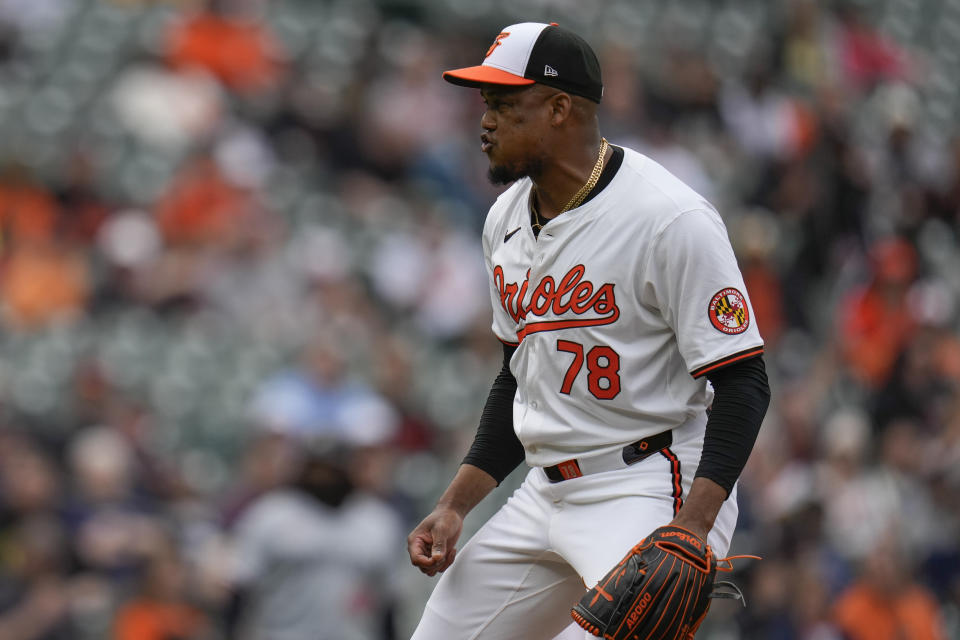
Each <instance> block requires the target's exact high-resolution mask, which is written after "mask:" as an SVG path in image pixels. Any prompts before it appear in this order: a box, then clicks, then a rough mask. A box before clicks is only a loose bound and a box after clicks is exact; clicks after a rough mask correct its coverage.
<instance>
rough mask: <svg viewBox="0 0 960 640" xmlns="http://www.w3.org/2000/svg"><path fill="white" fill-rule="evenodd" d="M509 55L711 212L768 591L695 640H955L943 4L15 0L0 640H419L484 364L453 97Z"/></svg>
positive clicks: (471, 101) (957, 556) (948, 30)
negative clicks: (748, 313)
mask: <svg viewBox="0 0 960 640" xmlns="http://www.w3.org/2000/svg"><path fill="white" fill-rule="evenodd" d="M522 20H537V21H550V20H556V21H559V22H561V23H562V24H564V25H565V26H568V27H570V28H573V29H575V30H577V31H579V32H580V33H582V34H583V35H584V36H585V37H587V38H588V40H589V41H590V42H591V43H592V44H593V45H594V47H595V48H596V50H597V51H598V54H599V56H600V58H601V61H602V64H603V73H604V81H605V85H606V94H605V98H604V102H603V104H602V109H601V129H602V132H603V133H604V135H605V136H606V137H607V138H608V139H610V140H611V141H612V142H614V143H616V144H622V145H628V146H632V147H634V148H637V149H638V150H641V151H643V152H645V153H647V154H648V155H650V156H652V157H653V158H655V159H656V160H658V161H660V162H661V163H663V164H664V165H666V166H667V167H668V168H669V169H670V170H672V171H673V172H675V173H676V174H678V175H679V176H680V177H681V178H683V179H684V180H686V181H687V182H689V183H690V184H691V185H693V186H694V187H695V188H696V189H698V190H699V191H700V192H701V193H703V194H704V195H706V196H707V197H708V198H710V199H711V200H712V201H713V202H714V203H715V204H716V205H717V207H718V208H719V210H720V211H721V212H722V214H723V216H724V218H725V220H726V222H727V226H728V229H729V231H730V235H731V240H732V241H733V244H734V246H735V248H736V250H737V252H738V257H739V260H740V265H741V268H742V270H743V273H744V276H745V279H746V282H747V286H748V288H749V290H750V293H751V297H752V299H753V304H754V307H755V313H756V318H757V321H758V323H759V326H760V328H761V331H762V333H763V335H764V337H765V339H766V342H767V346H768V351H767V354H768V355H767V369H768V371H769V372H770V376H771V382H772V388H773V391H774V398H773V403H772V405H771V407H770V411H769V413H768V414H767V419H766V421H765V425H764V428H763V431H762V433H761V435H760V439H759V441H758V443H757V446H756V449H755V451H754V453H753V457H752V459H751V461H750V463H749V465H748V468H747V469H746V471H745V473H744V476H743V478H742V481H741V491H740V499H741V520H740V527H739V530H738V534H737V536H736V539H735V541H734V548H733V550H732V551H733V552H739V553H755V554H757V555H761V556H763V558H764V559H763V560H762V561H760V562H750V563H739V564H740V570H739V571H738V573H737V574H736V575H735V579H736V580H737V581H738V582H739V583H740V584H741V585H742V586H743V587H744V589H745V592H746V595H747V602H748V605H749V606H748V607H747V608H746V609H738V608H737V607H735V606H727V605H725V604H723V603H718V604H716V605H715V606H714V610H713V612H712V614H711V616H710V618H709V620H708V621H707V623H706V625H705V626H704V629H703V632H702V633H701V634H700V635H702V636H703V637H704V638H706V639H711V638H712V639H715V640H717V639H724V640H737V639H744V640H746V639H750V640H752V639H767V638H769V639H777V640H840V639H850V640H887V639H889V640H894V639H897V640H926V639H946V638H960V339H958V327H960V305H958V302H960V249H958V233H960V127H958V123H960V73H958V71H957V69H958V68H960V1H957V0H877V1H875V2H868V1H866V0H863V1H861V2H852V1H849V0H835V1H832V2H815V1H813V0H780V1H776V2H768V1H766V0H742V1H732V0H731V1H726V2H719V1H718V2H714V1H708V0H675V1H669V0H649V1H647V0H645V1H644V2H635V1H633V0H606V1H604V2H595V3H594V2H583V3H581V2H574V1H573V0H563V1H561V0H556V1H555V2H548V1H546V0H510V1H506V0H504V1H497V2H477V1H475V0H381V1H380V2H373V1H371V0H221V1H213V2H200V1H196V2H186V1H184V2H161V1H154V2H147V1H141V2H135V1H132V0H130V1H126V2H124V1H121V0H113V1H109V0H0V638H2V639H4V640H34V639H38V640H39V639H43V640H54V639H57V640H59V639H71V640H84V639H102V638H116V639H118V640H215V639H218V638H253V639H257V640H323V639H327V638H331V639H333V638H336V639H337V640H344V639H350V640H354V639H356V640H389V639H395V638H404V637H409V633H410V631H411V630H412V627H413V626H414V625H415V624H416V620H417V619H418V615H419V612H420V610H421V609H422V606H423V602H424V601H425V598H426V596H427V595H428V593H429V590H430V589H431V587H432V585H433V581H431V580H430V579H428V578H426V577H423V576H421V575H420V574H419V573H418V572H417V571H416V570H415V569H413V568H412V567H410V566H409V564H408V561H407V559H406V552H405V535H406V532H407V531H408V530H409V529H410V528H411V527H412V526H413V525H414V524H415V523H416V522H417V521H418V520H419V519H420V518H421V517H422V516H423V515H424V514H425V513H426V512H428V511H429V509H430V508H431V506H432V501H433V500H435V498H436V497H437V495H438V494H439V492H440V491H441V490H442V489H443V488H444V486H445V484H446V482H447V481H448V479H449V478H450V477H451V475H452V474H453V472H454V470H455V468H456V466H457V464H458V462H459V459H460V458H461V456H462V455H463V454H464V453H465V451H466V448H467V447H468V444H469V442H470V440H471V438H472V435H473V431H474V428H475V425H476V421H477V419H478V416H479V414H480V410H481V407H482V404H483V401H484V398H485V396H486V392H487V390H488V388H489V384H490V383H491V381H492V378H493V376H494V375H495V373H496V371H497V370H498V369H499V363H500V359H501V349H500V345H499V343H498V342H497V341H496V340H495V339H494V337H493V336H492V335H491V333H490V331H489V319H490V310H489V301H488V298H487V285H486V283H485V274H484V271H483V267H482V259H481V255H480V249H479V246H480V242H479V229H480V227H481V224H482V221H483V218H484V215H485V213H486V209H487V207H488V206H489V204H490V202H492V200H493V198H494V197H495V195H496V191H495V190H494V189H493V188H492V187H490V186H488V185H487V184H486V183H485V173H486V166H485V158H484V157H483V156H482V154H480V152H479V142H478V136H479V133H480V128H479V119H480V115H481V112H482V104H481V102H480V100H479V97H478V96H477V95H476V92H473V91H467V90H462V89H458V88H455V87H451V86H449V85H446V84H445V83H443V82H442V81H441V79H440V73H441V71H442V70H443V69H445V68H452V67H455V66H464V65H470V64H477V63H479V61H480V60H481V58H482V54H483V52H484V51H485V50H486V47H487V46H488V45H489V42H490V41H491V39H492V38H493V36H495V35H496V34H497V33H498V32H499V30H500V28H501V27H502V26H504V25H506V24H510V23H512V22H517V21H522ZM520 479H521V473H520V472H517V473H515V474H514V475H513V476H511V478H510V479H509V480H508V481H507V482H505V483H504V485H503V486H501V488H500V489H498V491H497V492H496V494H495V495H494V496H493V497H492V498H491V499H490V500H488V502H486V503H484V505H482V506H481V507H480V508H478V513H476V514H475V515H473V516H471V519H470V520H469V522H468V528H472V529H475V528H476V526H477V525H478V524H479V523H480V522H482V521H483V519H485V518H486V517H487V515H489V513H490V512H491V511H492V510H493V509H494V508H495V507H496V504H497V501H498V500H503V499H504V497H505V495H506V494H507V493H508V492H509V491H510V490H511V488H512V487H514V486H516V485H517V484H518V483H519V481H520ZM642 533H643V532H638V535H641V534H642ZM586 542H587V541H585V543H586Z"/></svg>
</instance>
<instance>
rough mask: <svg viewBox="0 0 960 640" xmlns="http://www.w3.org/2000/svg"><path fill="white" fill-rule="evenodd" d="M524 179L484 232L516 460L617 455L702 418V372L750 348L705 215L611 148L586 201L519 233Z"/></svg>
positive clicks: (691, 197)
mask: <svg viewBox="0 0 960 640" xmlns="http://www.w3.org/2000/svg"><path fill="white" fill-rule="evenodd" d="M530 189H531V181H530V179H529V178H524V179H523V180H520V181H518V182H516V183H515V184H514V185H512V186H511V187H510V188H509V189H508V190H507V191H506V192H504V193H503V194H502V195H501V196H500V198H498V199H497V201H496V203H494V205H493V206H492V207H491V209H490V213H489V215H488V216H487V220H486V223H485V225H484V231H483V249H484V256H485V258H486V263H487V269H488V270H489V275H490V295H491V300H492V302H493V331H494V333H495V334H496V335H497V336H498V337H499V338H500V339H501V340H502V341H504V342H506V343H510V344H518V345H519V346H518V348H517V351H516V353H515V354H514V356H513V359H512V360H511V362H510V369H511V371H512V372H513V374H514V376H515V377H516V379H517V384H518V387H517V393H516V397H515V400H514V407H513V420H514V428H515V429H516V432H517V436H518V437H519V439H520V442H521V443H523V446H524V448H525V449H526V458H527V462H528V464H530V465H532V466H541V467H542V466H550V465H555V464H558V463H560V462H563V461H565V460H568V459H570V458H587V457H590V456H594V455H598V454H602V453H607V452H610V451H613V450H617V449H620V448H621V447H623V446H624V445H626V444H629V443H631V442H634V441H636V440H638V439H640V438H643V437H646V436H650V435H654V434H657V433H660V432H662V431H665V430H667V429H671V428H674V427H676V426H678V425H680V424H682V423H684V422H685V421H687V420H688V419H690V418H692V417H693V416H695V415H697V414H702V413H703V412H704V411H705V409H706V407H707V406H708V404H709V402H710V401H711V398H712V392H711V391H710V389H709V388H708V384H707V381H706V379H705V378H703V377H702V376H703V375H704V374H706V373H708V372H710V371H711V370H713V369H715V368H717V367H720V366H723V365H725V364H729V363H731V362H734V361H736V360H738V359H744V358H748V357H751V356H755V355H758V354H760V353H762V352H763V340H762V338H761V337H760V333H759V332H758V330H757V326H756V322H755V320H754V318H753V310H752V308H751V306H750V299H749V297H748V296H747V291H746V288H745V287H744V284H743V277H742V276H741V274H740V270H739V268H738V266H737V262H736V258H735V257H734V254H733V250H732V248H731V246H730V241H729V238H728V237H727V232H726V228H725V227H724V224H723V221H722V220H721V218H720V215H719V214H718V213H717V211H716V210H715V209H714V208H713V206H711V205H710V203H709V202H707V201H706V200H704V199H703V198H702V197H701V196H700V195H698V194H697V193H696V192H695V191H693V190H692V189H691V188H690V187H688V186H686V185H685V184H684V183H682V182H681V181H680V180H678V179H677V178H676V177H674V176H673V175H671V174H670V173H669V172H668V171H667V170H665V169H664V168H663V167H662V166H660V165H659V164H657V163H656V162H654V161H653V160H651V159H650V158H648V157H646V156H644V155H642V154H639V153H637V152H635V151H632V150H630V149H624V158H623V163H622V165H621V166H620V167H619V169H618V170H617V173H616V175H615V176H614V177H613V180H612V181H611V182H610V183H609V184H608V185H607V186H606V187H605V188H604V189H603V190H602V191H601V192H600V193H598V194H597V195H596V196H595V197H594V198H593V199H591V200H590V201H588V202H587V203H586V204H583V205H581V206H580V207H578V208H576V209H574V210H572V211H569V212H566V213H564V214H562V215H560V216H558V217H557V218H555V219H553V220H551V221H550V223H549V224H548V225H546V226H545V227H544V228H543V229H542V230H541V231H540V234H539V238H537V237H535V236H534V235H533V231H532V230H531V227H530Z"/></svg>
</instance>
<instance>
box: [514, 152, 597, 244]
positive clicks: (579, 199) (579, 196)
mask: <svg viewBox="0 0 960 640" xmlns="http://www.w3.org/2000/svg"><path fill="white" fill-rule="evenodd" d="M608 146H610V145H609V143H608V142H607V139H606V138H600V153H599V154H597V161H596V163H594V165H593V171H591V172H590V177H589V178H588V179H587V181H586V182H585V183H583V186H582V187H580V190H579V191H577V192H576V193H575V194H573V197H572V198H570V202H568V203H567V204H566V206H564V207H563V209H561V210H560V213H565V212H567V211H570V209H576V208H577V207H579V206H580V205H581V204H583V200H584V198H586V197H587V195H589V193H590V192H591V191H593V188H594V187H595V186H597V181H598V180H599V179H600V174H601V173H603V156H604V155H606V153H607V147H608ZM532 208H533V215H534V217H535V218H536V221H535V222H534V223H533V228H534V229H538V230H539V229H542V228H543V223H541V222H540V214H539V213H538V212H537V209H539V207H538V206H537V203H536V201H534V206H533V207H532ZM557 215H560V214H557Z"/></svg>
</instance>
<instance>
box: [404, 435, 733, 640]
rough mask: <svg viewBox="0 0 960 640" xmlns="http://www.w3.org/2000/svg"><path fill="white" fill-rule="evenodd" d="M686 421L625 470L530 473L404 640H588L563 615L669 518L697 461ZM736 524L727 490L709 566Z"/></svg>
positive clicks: (697, 440) (698, 438) (460, 557)
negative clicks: (664, 444)
mask: <svg viewBox="0 0 960 640" xmlns="http://www.w3.org/2000/svg"><path fill="white" fill-rule="evenodd" d="M695 422H697V423H698V424H686V425H683V426H682V427H679V428H677V429H675V430H674V443H673V444H672V445H671V446H670V447H669V448H668V449H667V450H666V451H665V452H658V453H655V454H653V455H651V456H649V457H647V458H645V459H644V460H641V461H639V462H637V463H636V464H634V465H633V466H630V467H625V468H622V469H616V470H614V471H606V472H602V473H595V474H592V475H586V476H582V477H579V478H573V479H571V480H565V481H563V482H559V483H556V484H553V483H551V482H550V481H549V480H548V479H547V477H546V475H545V474H544V472H543V470H542V469H540V468H533V469H531V470H530V472H529V473H528V474H527V477H526V479H525V480H524V482H523V484H522V485H521V486H520V488H519V489H517V491H516V492H515V493H514V494H513V496H511V497H510V499H509V500H508V501H507V503H506V504H505V505H504V506H503V507H501V509H500V510H499V511H497V513H496V514H494V516H493V517H492V518H491V519H490V520H489V521H488V522H487V523H486V524H485V525H484V526H483V527H482V528H481V529H480V530H479V531H478V532H477V533H476V534H475V535H474V536H473V538H471V539H470V541H469V542H468V543H467V544H466V545H465V546H464V547H463V548H462V549H461V550H460V551H459V552H458V554H457V558H456V560H455V561H454V562H453V564H452V565H451V566H450V568H449V569H447V571H446V572H445V573H444V574H443V575H442V576H441V578H440V580H439V582H438V583H437V586H436V588H435V589H434V591H433V594H432V595H431V596H430V599H429V601H428V602H427V605H426V608H425V610H424V613H423V617H422V619H421V621H420V625H419V626H418V627H417V630H416V631H415V632H414V634H413V637H412V638H411V640H550V639H551V638H554V639H556V640H561V639H562V640H573V639H577V640H580V639H583V638H594V636H591V635H589V634H587V633H586V632H585V631H583V630H582V629H580V627H578V626H576V625H575V624H573V623H571V619H570V608H571V607H572V606H573V605H574V604H575V603H576V602H577V600H579V599H580V596H581V595H583V592H584V590H585V589H586V587H585V585H591V586H592V585H594V584H596V583H597V582H598V581H599V579H600V578H601V577H603V576H604V575H605V574H606V573H607V571H609V570H610V568H611V567H613V565H614V564H616V563H617V562H618V561H619V560H620V559H621V558H622V557H623V556H624V554H626V552H627V551H628V550H629V549H630V548H631V547H632V546H633V545H635V544H636V543H637V542H639V541H640V540H641V539H643V538H644V537H645V536H646V535H647V534H648V533H650V532H651V531H653V529H655V528H657V527H658V526H661V525H664V524H667V523H668V522H670V520H672V519H673V516H674V513H675V509H676V508H677V507H678V506H679V501H678V497H679V498H680V499H682V497H683V496H685V495H686V494H687V492H689V490H690V485H691V484H692V482H693V476H694V473H695V471H696V466H697V463H698V462H699V460H700V450H701V447H702V443H703V424H704V422H703V421H701V420H697V421H695ZM665 453H668V454H671V455H665ZM671 458H675V459H676V460H679V465H677V464H676V462H675V460H672V459H671ZM678 467H679V468H678ZM678 472H679V473H678ZM678 486H679V487H680V488H682V494H681V493H680V491H679V488H678ZM678 494H679V495H678ZM736 520H737V503H736V488H734V491H733V493H732V494H731V496H730V498H729V499H728V500H727V501H726V502H725V503H724V505H723V508H722V509H721V510H720V515H719V516H718V518H717V522H716V524H715V525H714V528H713V530H712V531H711V532H710V535H709V539H708V542H709V544H710V545H711V546H712V547H713V550H714V553H715V554H716V556H717V557H718V558H722V557H724V556H726V554H727V551H728V549H729V548H730V539H731V537H732V535H733V530H734V527H735V526H736Z"/></svg>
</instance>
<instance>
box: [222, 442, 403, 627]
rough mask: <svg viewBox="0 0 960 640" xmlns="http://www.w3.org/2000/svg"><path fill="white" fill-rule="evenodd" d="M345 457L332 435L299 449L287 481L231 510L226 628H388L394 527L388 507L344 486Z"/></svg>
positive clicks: (347, 478)
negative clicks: (234, 516) (296, 468)
mask: <svg viewBox="0 0 960 640" xmlns="http://www.w3.org/2000/svg"><path fill="white" fill-rule="evenodd" d="M324 444H326V445H327V446H329V445H330V443H329V442H327V443H324ZM353 461H354V459H353V456H352V455H350V453H349V451H347V450H344V449H343V448H342V447H339V446H336V445H334V448H332V449H329V450H326V451H323V450H321V449H319V448H318V449H316V450H314V451H313V452H312V453H308V454H307V455H306V459H305V460H304V461H303V464H302V466H301V470H300V472H299V474H298V476H297V478H296V480H295V482H294V483H293V484H292V486H289V487H283V488H279V489H276V490H274V491H272V492H270V493H268V494H266V495H264V496H263V497H262V498H260V499H259V500H257V501H256V502H255V503H254V504H253V505H251V506H250V508H249V509H248V510H247V511H246V513H244V515H243V516H242V517H241V518H240V520H239V521H238V523H237V525H236V527H235V531H234V535H233V538H234V545H235V558H236V573H235V575H234V584H235V589H236V593H235V596H234V603H233V607H232V608H231V616H232V617H231V619H230V621H229V623H230V625H229V626H230V628H231V629H234V630H233V631H231V632H230V637H236V638H251V639H253V638H277V639H278V640H279V639H280V638H284V639H289V640H326V639H327V638H330V639H331V640H332V639H334V638H335V639H337V640H341V639H351V640H354V639H355V640H371V639H373V638H393V637H396V636H394V634H393V632H388V631H386V629H387V625H388V624H390V615H391V614H390V611H391V603H392V599H393V597H394V594H392V593H391V589H392V585H391V574H392V572H393V570H394V568H395V566H396V558H397V556H396V552H397V548H398V547H400V546H401V545H402V540H403V530H402V529H401V525H400V522H399V521H398V519H397V517H396V515H395V514H394V513H393V511H392V510H391V509H390V508H389V507H387V506H386V505H384V504H383V503H381V502H380V501H379V500H378V499H376V498H374V497H373V496H371V495H369V494H366V493H365V492H362V491H359V490H356V489H355V488H354V482H353V480H352V472H353Z"/></svg>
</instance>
